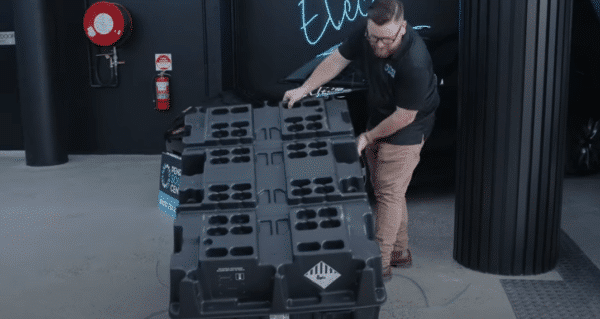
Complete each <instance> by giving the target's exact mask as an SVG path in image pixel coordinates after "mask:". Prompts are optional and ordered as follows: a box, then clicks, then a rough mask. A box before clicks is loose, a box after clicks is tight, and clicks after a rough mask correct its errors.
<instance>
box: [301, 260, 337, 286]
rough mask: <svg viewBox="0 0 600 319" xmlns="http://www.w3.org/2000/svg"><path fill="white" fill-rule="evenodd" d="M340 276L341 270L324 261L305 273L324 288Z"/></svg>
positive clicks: (305, 275)
mask: <svg viewBox="0 0 600 319" xmlns="http://www.w3.org/2000/svg"><path fill="white" fill-rule="evenodd" d="M340 276H341V275H340V273H339V272H337V271H336V270H335V269H333V268H331V266H329V265H327V264H326V263H324V262H322V261H321V262H319V263H318V264H316V265H315V266H314V267H312V268H311V269H310V270H309V271H307V272H306V273H305V274H304V277H306V278H308V279H310V280H311V281H312V282H314V283H315V284H317V285H319V286H321V288H323V289H325V288H327V287H329V285H331V284H332V283H333V282H334V281H335V280H336V279H338V278H339V277H340Z"/></svg>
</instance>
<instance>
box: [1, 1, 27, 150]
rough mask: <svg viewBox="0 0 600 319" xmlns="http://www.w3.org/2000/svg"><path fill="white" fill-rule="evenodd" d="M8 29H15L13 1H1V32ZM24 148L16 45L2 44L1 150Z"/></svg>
mask: <svg viewBox="0 0 600 319" xmlns="http://www.w3.org/2000/svg"><path fill="white" fill-rule="evenodd" d="M6 31H15V24H14V20H13V8H12V1H0V32H6ZM22 149H23V128H22V125H21V108H20V107H19V103H18V85H17V57H16V52H15V46H14V45H0V150H22Z"/></svg>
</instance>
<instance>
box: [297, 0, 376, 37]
mask: <svg viewBox="0 0 600 319" xmlns="http://www.w3.org/2000/svg"><path fill="white" fill-rule="evenodd" d="M307 1H308V0H301V1H300V2H298V6H300V7H301V11H302V27H301V28H300V30H302V31H303V32H304V37H305V38H306V41H307V42H308V43H309V44H311V45H315V44H317V43H318V42H319V41H321V38H323V35H324V34H325V31H326V30H327V28H328V27H329V25H331V26H332V27H333V28H334V29H336V30H338V31H339V30H340V29H341V28H342V25H343V24H344V21H345V20H346V19H347V20H348V21H354V20H356V17H358V15H359V14H360V15H361V16H363V17H366V16H367V13H366V12H365V11H366V10H363V4H362V3H363V2H368V3H369V5H370V3H372V2H373V1H374V0H356V7H355V8H354V9H353V8H352V3H351V0H344V12H343V13H342V17H341V19H339V22H338V23H337V24H336V22H335V21H334V19H333V15H332V13H331V8H330V6H329V0H320V1H323V4H324V5H325V9H326V11H327V20H326V21H325V24H324V25H322V26H321V28H322V29H321V33H320V34H319V35H318V36H317V37H316V38H315V37H312V36H311V33H312V32H309V31H308V28H309V27H312V28H314V27H317V28H318V27H319V26H318V25H317V26H315V24H316V22H317V21H315V19H316V18H317V17H318V16H319V15H318V14H315V15H313V16H312V17H310V19H309V20H307V19H306V18H307V17H306V8H307V4H306V2H307ZM365 8H366V7H365ZM353 10H354V15H353V16H351V13H350V12H351V11H353Z"/></svg>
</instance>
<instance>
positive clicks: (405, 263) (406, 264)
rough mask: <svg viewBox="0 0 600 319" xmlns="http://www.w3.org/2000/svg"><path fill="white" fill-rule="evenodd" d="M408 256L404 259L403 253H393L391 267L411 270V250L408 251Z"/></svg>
mask: <svg viewBox="0 0 600 319" xmlns="http://www.w3.org/2000/svg"><path fill="white" fill-rule="evenodd" d="M406 252H407V253H406V256H404V257H402V252H399V251H392V258H391V260H390V266H392V267H398V268H410V266H412V255H411V253H410V250H409V249H407V250H406Z"/></svg>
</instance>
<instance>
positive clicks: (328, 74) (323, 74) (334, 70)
mask: <svg viewBox="0 0 600 319" xmlns="http://www.w3.org/2000/svg"><path fill="white" fill-rule="evenodd" d="M349 62H350V61H347V60H345V59H343V57H342V56H341V55H340V53H339V52H338V51H337V50H335V51H334V52H333V53H332V54H330V55H329V56H328V57H327V58H325V60H323V62H321V63H320V64H319V65H318V66H317V68H316V69H315V70H314V71H313V73H312V74H311V76H310V77H309V78H308V79H307V80H306V81H305V82H304V84H303V86H304V88H305V89H306V90H307V92H306V93H307V94H308V93H310V92H312V91H314V90H315V89H317V88H319V87H320V86H321V85H323V84H325V83H327V82H329V81H331V79H333V78H334V77H336V76H337V75H338V74H340V72H342V70H343V69H344V68H345V67H346V66H347V65H348V63H349Z"/></svg>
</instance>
